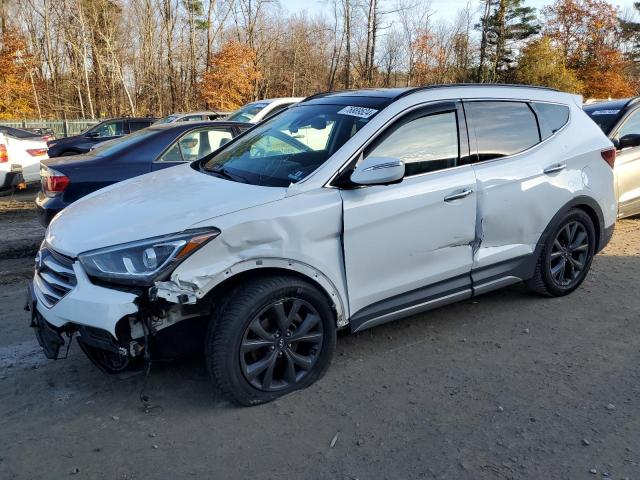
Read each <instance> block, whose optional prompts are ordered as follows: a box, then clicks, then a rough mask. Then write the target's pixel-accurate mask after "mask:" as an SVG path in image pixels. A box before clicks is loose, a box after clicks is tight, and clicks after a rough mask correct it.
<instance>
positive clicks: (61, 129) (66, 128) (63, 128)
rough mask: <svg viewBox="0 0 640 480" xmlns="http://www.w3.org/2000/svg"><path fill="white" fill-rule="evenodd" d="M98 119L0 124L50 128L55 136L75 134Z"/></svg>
mask: <svg viewBox="0 0 640 480" xmlns="http://www.w3.org/2000/svg"><path fill="white" fill-rule="evenodd" d="M98 122H99V120H91V119H76V120H2V121H0V125H2V126H5V127H14V128H26V129H30V128H50V129H51V130H53V131H54V133H55V134H56V137H57V138H61V137H69V136H71V135H77V134H78V133H80V132H82V131H83V130H85V129H86V128H87V127H89V126H91V125H95V124H96V123H98Z"/></svg>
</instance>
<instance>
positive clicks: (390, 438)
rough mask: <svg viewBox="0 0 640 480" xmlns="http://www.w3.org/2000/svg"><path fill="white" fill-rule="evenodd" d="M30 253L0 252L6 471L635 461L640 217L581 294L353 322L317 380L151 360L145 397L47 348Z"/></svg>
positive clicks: (480, 467)
mask: <svg viewBox="0 0 640 480" xmlns="http://www.w3.org/2000/svg"><path fill="white" fill-rule="evenodd" d="M27 197H28V196H23V197H22V198H21V199H20V200H26V203H25V205H23V206H22V208H21V209H20V212H19V213H15V209H16V208H17V207H16V206H15V205H14V206H13V207H10V208H9V207H8V206H7V204H6V200H3V201H2V202H0V203H4V210H2V207H0V237H1V242H0V243H2V244H7V243H10V244H12V245H18V247H19V248H17V251H19V250H20V249H21V248H23V247H24V246H25V245H26V244H27V243H28V242H34V241H35V242H36V243H37V238H36V237H37V232H38V231H40V232H42V230H41V229H40V230H38V228H39V227H37V225H36V224H35V217H34V214H33V211H32V210H31V209H30V206H29V205H30V204H29V202H28V200H30V199H29V198H27ZM7 210H10V212H7ZM11 212H13V213H11ZM17 229H22V230H20V232H22V233H20V232H19V231H17ZM40 234H41V233H40ZM25 238H27V239H28V240H27V241H26V243H25ZM9 239H11V240H9ZM27 246H28V245H27ZM3 247H4V248H9V246H7V245H3ZM24 251H28V248H26V250H24ZM6 256H7V255H4V256H3V257H2V258H6ZM10 256H12V257H19V255H17V254H15V255H10ZM30 268H31V258H12V259H8V260H6V259H4V260H0V478H2V479H14V478H15V479H58V478H67V477H69V476H72V477H76V478H90V479H114V480H116V479H175V478H207V479H231V478H234V479H235V478H239V479H249V478H251V479H276V478H287V479H337V480H346V479H356V478H358V479H361V480H364V479H393V480H397V479H414V478H415V479H418V478H448V479H485V478H486V479H510V478H514V479H520V478H526V479H561V478H562V479H580V478H585V479H589V478H608V477H609V478H613V479H622V478H630V479H631V478H633V479H635V478H640V370H639V369H638V365H639V362H640V322H639V320H640V318H639V317H640V315H639V312H640V295H638V287H637V282H638V280H639V279H640V275H639V273H638V272H639V271H640V220H638V219H635V220H625V221H621V222H619V223H618V226H617V230H616V233H615V236H614V238H613V241H612V242H611V244H610V245H609V246H608V247H607V249H606V250H605V251H604V252H603V253H601V254H600V255H599V256H598V257H597V258H596V259H595V261H594V264H593V269H592V271H591V273H590V275H589V277H588V278H587V281H586V282H585V284H584V285H583V286H582V287H581V288H580V289H579V290H578V291H576V292H575V293H574V294H572V295H570V296H569V297H566V298H562V299H545V298H540V297H537V296H535V295H532V294H530V293H528V292H527V291H526V290H525V289H524V288H522V287H519V286H516V287H512V288H510V289H507V290H503V291H500V292H495V293H491V294H487V295H485V296H482V297H479V298H477V299H474V300H470V301H466V302H463V303H460V304H457V305H453V306H449V307H445V308H442V309H439V310H436V311H433V312H431V313H428V314H425V315H420V316H416V317H413V318H410V319H407V320H404V321H400V322H396V323H393V324H389V325H385V326H383V327H379V328H375V329H373V330H370V331H367V332H363V333H361V334H357V335H353V336H348V335H341V336H340V338H339V341H338V349H337V355H336V357H335V361H334V363H333V365H332V367H331V368H330V370H329V373H328V374H327V376H326V377H325V378H324V379H323V380H322V381H320V382H319V383H317V384H316V385H314V386H313V387H311V388H310V389H308V390H306V391H302V392H298V393H296V394H294V395H290V396H288V397H286V398H284V399H281V400H279V401H277V402H275V403H271V404H269V405H264V406H260V407H254V408H249V409H247V408H237V407H235V406H232V405H230V404H228V403H227V402H225V401H224V400H222V399H221V398H220V397H219V396H218V394H217V393H216V392H215V391H214V389H213V388H212V387H211V385H210V383H209V379H208V377H207V375H206V372H205V371H204V368H203V367H202V366H201V365H200V363H199V362H197V361H192V362H185V363H179V364H173V365H165V366H159V367H157V368H156V367H154V370H153V372H152V374H151V377H150V380H149V386H148V394H149V395H150V397H151V402H152V403H153V404H154V408H152V409H151V410H150V411H148V412H145V411H144V409H143V408H141V405H140V403H139V401H138V395H139V392H140V388H141V385H142V379H141V378H140V377H136V378H131V379H128V380H115V379H111V378H107V377H105V376H104V375H103V374H101V373H100V372H98V371H97V370H96V369H95V368H94V367H93V366H92V365H91V364H90V363H89V361H88V360H86V359H85V358H84V357H83V355H82V353H81V352H80V350H79V349H78V348H77V345H74V346H73V347H72V348H71V351H70V354H69V358H68V359H67V360H60V361H57V362H51V361H48V360H46V359H45V358H44V356H43V355H42V354H41V353H40V352H39V349H38V347H37V344H36V342H35V340H34V337H33V334H32V332H31V331H30V329H29V328H28V326H27V325H28V316H27V314H26V313H25V312H23V310H22V306H23V295H24V279H25V278H26V276H27V275H28V272H29V270H30ZM336 436H337V439H336ZM333 439H335V444H334V446H333V447H332V446H331V444H332V443H333V442H332V440H333ZM592 469H593V470H592ZM590 470H591V472H590ZM592 472H595V473H592Z"/></svg>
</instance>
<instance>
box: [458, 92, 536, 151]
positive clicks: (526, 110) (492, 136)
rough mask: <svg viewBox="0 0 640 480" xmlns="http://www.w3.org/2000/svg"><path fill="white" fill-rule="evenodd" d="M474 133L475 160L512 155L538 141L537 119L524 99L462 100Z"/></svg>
mask: <svg viewBox="0 0 640 480" xmlns="http://www.w3.org/2000/svg"><path fill="white" fill-rule="evenodd" d="M465 110H466V111H467V112H468V113H469V115H470V116H471V118H472V121H473V125H474V128H475V133H476V143H477V148H478V160H479V161H484V160H491V159H494V158H500V157H506V156H509V155H515V154H516V153H520V152H522V151H524V150H527V149H528V148H531V147H533V146H534V145H536V144H537V143H539V142H540V133H539V131H538V122H537V121H536V116H535V115H534V113H533V110H532V109H531V107H529V105H527V104H526V103H524V102H500V101H486V102H485V101H480V102H468V103H465Z"/></svg>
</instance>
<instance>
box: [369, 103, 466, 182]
mask: <svg viewBox="0 0 640 480" xmlns="http://www.w3.org/2000/svg"><path fill="white" fill-rule="evenodd" d="M391 128H392V130H391V132H390V133H387V134H385V136H384V137H383V139H382V140H381V141H377V142H376V144H375V146H374V147H373V148H371V149H370V150H369V151H368V152H367V154H366V156H367V157H391V158H396V159H399V160H402V161H403V162H404V163H405V174H406V175H407V176H410V175H417V174H420V173H426V172H433V171H435V170H442V169H443V168H449V167H454V166H455V165H456V163H457V160H458V125H457V122H456V112H443V113H435V114H432V115H428V116H424V117H420V118H416V119H413V120H410V121H408V122H402V120H400V125H399V126H396V127H395V128H394V127H391Z"/></svg>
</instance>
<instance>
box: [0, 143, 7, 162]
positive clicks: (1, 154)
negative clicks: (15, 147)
mask: <svg viewBox="0 0 640 480" xmlns="http://www.w3.org/2000/svg"><path fill="white" fill-rule="evenodd" d="M8 161H9V153H8V152H7V146H6V145H4V144H3V143H0V163H7V162H8Z"/></svg>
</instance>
